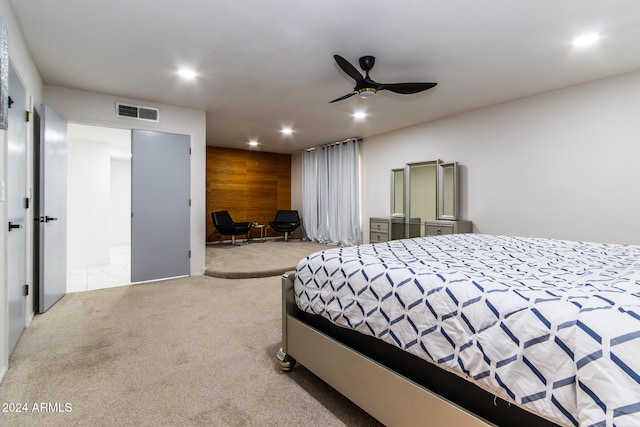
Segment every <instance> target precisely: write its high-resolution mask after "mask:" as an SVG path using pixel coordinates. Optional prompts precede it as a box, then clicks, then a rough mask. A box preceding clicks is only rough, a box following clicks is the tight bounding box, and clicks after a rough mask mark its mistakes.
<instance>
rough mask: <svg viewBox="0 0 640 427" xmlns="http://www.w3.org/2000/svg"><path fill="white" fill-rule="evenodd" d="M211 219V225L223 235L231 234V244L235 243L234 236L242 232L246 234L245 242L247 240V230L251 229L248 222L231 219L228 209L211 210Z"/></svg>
mask: <svg viewBox="0 0 640 427" xmlns="http://www.w3.org/2000/svg"><path fill="white" fill-rule="evenodd" d="M211 219H212V220H213V226H214V227H215V228H216V230H218V233H220V234H222V235H223V236H231V244H232V245H235V244H236V236H240V235H243V234H246V235H247V242H248V241H249V230H250V229H251V223H250V222H235V221H234V220H233V219H231V215H229V211H217V212H211Z"/></svg>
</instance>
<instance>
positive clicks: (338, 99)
mask: <svg viewBox="0 0 640 427" xmlns="http://www.w3.org/2000/svg"><path fill="white" fill-rule="evenodd" d="M356 93H358V92H356V91H353V92H351V93H348V94H346V95H345V96H341V97H340V98H336V99H334V100H333V101H329V104H331V103H332V102H336V101H342V100H343V99H347V98H349V97H352V96H353V95H355V94H356Z"/></svg>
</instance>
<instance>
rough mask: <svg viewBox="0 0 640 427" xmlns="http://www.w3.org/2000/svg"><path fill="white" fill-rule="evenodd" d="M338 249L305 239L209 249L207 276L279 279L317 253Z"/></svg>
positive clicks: (211, 245)
mask: <svg viewBox="0 0 640 427" xmlns="http://www.w3.org/2000/svg"><path fill="white" fill-rule="evenodd" d="M335 247H336V246H332V245H325V244H322V243H316V242H309V241H305V240H289V241H287V242H285V241H284V239H270V240H266V241H265V242H261V241H259V240H250V241H249V243H243V244H236V245H232V244H231V243H228V242H223V243H215V244H209V245H207V247H206V249H205V250H206V253H205V257H206V260H207V263H206V270H205V274H206V275H208V276H212V277H221V278H227V279H240V278H252V277H269V276H277V275H280V274H282V273H284V272H285V271H290V270H295V268H296V265H298V261H300V260H301V259H302V258H304V257H306V256H307V255H310V254H312V253H314V252H317V251H321V250H324V249H329V248H335Z"/></svg>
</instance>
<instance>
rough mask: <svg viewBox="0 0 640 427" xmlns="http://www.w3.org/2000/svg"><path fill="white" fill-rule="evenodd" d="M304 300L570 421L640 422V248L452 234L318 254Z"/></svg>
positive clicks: (301, 292)
mask: <svg viewBox="0 0 640 427" xmlns="http://www.w3.org/2000/svg"><path fill="white" fill-rule="evenodd" d="M294 288H295V294H296V299H297V305H298V307H299V308H300V309H301V310H303V311H306V312H309V313H313V314H319V315H321V316H324V317H325V318H327V319H329V320H331V321H332V322H334V323H335V324H337V325H340V326H343V327H346V328H352V329H355V330H357V331H360V332H361V333H364V334H367V335H372V336H374V337H377V338H379V339H381V340H383V341H386V342H388V343H391V344H393V345H395V346H398V347H400V348H402V349H404V350H406V351H408V352H410V353H413V354H415V355H417V356H418V357H421V358H423V359H425V360H428V361H430V362H433V363H435V364H437V365H439V366H440V367H442V368H444V369H447V370H450V371H453V372H455V373H457V374H458V375H461V376H463V377H465V378H467V379H469V380H471V381H474V382H476V383H477V384H478V385H480V386H481V387H483V388H484V389H486V390H489V391H490V392H492V393H494V394H496V395H498V396H501V397H503V398H506V399H507V400H509V401H511V402H514V403H515V404H517V405H518V406H521V407H523V408H525V409H527V410H530V411H532V412H535V413H537V414H539V415H541V416H543V417H545V418H547V419H550V420H553V421H554V422H556V423H559V424H562V425H580V426H590V425H597V426H600V425H601V426H613V425H616V426H622V425H629V426H639V425H640V246H624V245H605V244H597V243H581V242H570V241H560V240H549V239H533V238H518V237H506V236H490V235H480V234H454V235H448V236H437V237H427V238H417V239H407V240H395V241H391V242H387V243H378V244H374V245H361V246H353V247H345V248H334V249H329V250H325V251H321V252H317V253H315V254H313V255H311V256H309V257H307V258H306V259H304V260H302V261H300V263H299V264H298V268H297V272H296V280H295V285H294Z"/></svg>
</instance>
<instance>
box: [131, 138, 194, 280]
mask: <svg viewBox="0 0 640 427" xmlns="http://www.w3.org/2000/svg"><path fill="white" fill-rule="evenodd" d="M189 151H190V138H189V136H187V135H176V134H170V133H164V132H154V131H144V130H133V131H132V134H131V154H132V158H131V281H132V282H143V281H149V280H157V279H164V278H170V277H178V276H187V275H189V264H190V263H189V256H190V253H189V249H190V245H189V242H190V227H189V211H190V206H189V205H190V197H191V196H190V182H189V176H190V168H189V164H190V154H189Z"/></svg>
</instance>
